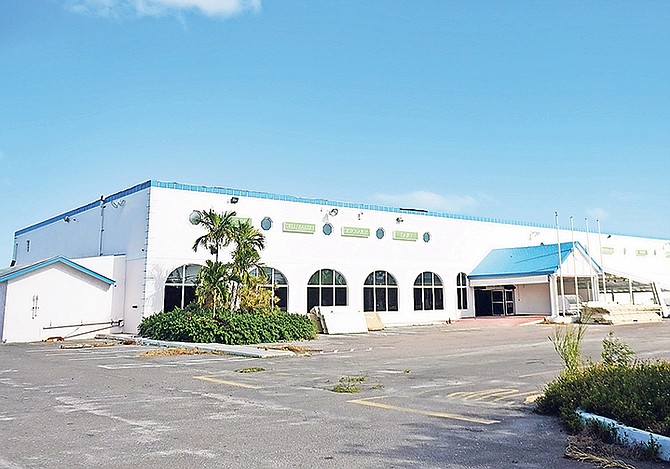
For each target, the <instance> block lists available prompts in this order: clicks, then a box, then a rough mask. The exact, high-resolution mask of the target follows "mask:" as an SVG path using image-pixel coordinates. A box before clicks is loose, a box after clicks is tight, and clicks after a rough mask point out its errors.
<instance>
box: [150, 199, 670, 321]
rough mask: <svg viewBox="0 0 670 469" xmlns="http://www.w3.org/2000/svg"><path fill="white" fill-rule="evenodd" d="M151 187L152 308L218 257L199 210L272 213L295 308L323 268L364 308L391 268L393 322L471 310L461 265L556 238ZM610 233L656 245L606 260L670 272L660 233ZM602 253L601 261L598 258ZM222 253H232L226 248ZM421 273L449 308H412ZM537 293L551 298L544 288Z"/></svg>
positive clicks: (279, 262) (513, 228)
mask: <svg viewBox="0 0 670 469" xmlns="http://www.w3.org/2000/svg"><path fill="white" fill-rule="evenodd" d="M151 190H152V193H151V212H150V228H149V252H148V259H147V288H146V290H147V294H146V297H145V305H144V306H145V314H151V313H153V312H156V311H160V310H161V309H162V306H163V287H164V282H165V279H166V277H167V275H168V274H169V273H170V272H171V271H172V270H174V269H175V268H177V267H179V266H181V265H183V264H188V263H197V264H203V263H204V261H205V260H206V259H208V258H211V255H210V254H209V253H208V252H207V251H205V250H200V251H198V252H197V253H194V252H193V251H192V249H191V247H192V245H193V242H194V240H195V239H196V238H197V237H198V236H199V235H201V234H203V233H204V230H203V229H202V228H201V227H199V226H193V225H191V224H190V223H189V220H188V218H189V214H190V213H191V212H192V211H193V210H207V209H210V208H211V209H214V210H216V211H218V212H224V211H233V210H234V211H236V212H237V215H238V216H240V217H244V218H251V219H252V222H253V224H254V226H256V227H257V228H259V229H260V223H261V220H262V219H263V218H264V217H266V216H267V217H270V218H271V219H272V221H273V226H272V229H270V230H269V231H262V232H263V234H264V235H265V236H266V249H265V251H263V253H262V260H263V262H264V263H265V264H266V265H268V266H270V267H274V268H277V269H279V270H281V271H282V272H283V273H284V275H285V276H286V277H287V279H288V281H289V310H290V311H294V312H302V313H304V312H306V309H307V293H306V291H307V281H308V279H309V277H310V276H311V275H312V273H314V272H315V271H317V270H319V269H323V268H332V269H335V270H338V271H340V272H341V273H342V274H343V275H344V276H345V278H346V279H347V283H348V304H349V307H350V309H352V310H360V309H362V307H363V282H364V280H365V278H366V277H367V275H368V274H369V273H370V272H372V271H374V270H386V271H388V272H390V273H391V274H393V275H394V276H395V277H396V279H397V281H398V284H399V286H400V291H399V303H400V304H399V306H400V307H399V311H398V312H397V313H392V312H388V313H384V314H383V319H384V320H385V321H386V322H387V323H392V324H407V323H414V322H430V321H433V320H444V319H448V318H457V317H463V316H468V315H472V314H473V310H474V308H473V301H472V296H471V297H470V298H469V306H470V308H469V310H467V311H458V310H457V309H456V276H457V274H458V273H459V272H466V273H468V272H470V271H471V270H472V269H473V268H474V267H475V266H476V265H477V264H478V263H479V262H480V261H481V259H483V257H484V256H485V255H486V254H487V253H488V252H489V251H490V250H491V249H494V248H501V247H514V246H527V245H535V244H540V243H545V244H550V243H556V242H557V233H556V230H555V229H554V228H549V227H547V228H538V227H533V226H523V225H514V224H504V223H498V222H495V221H491V222H485V221H475V220H464V219H455V218H441V217H435V216H426V215H423V214H408V213H402V214H398V213H394V212H383V211H378V210H365V209H358V208H347V207H342V206H340V207H337V208H338V214H337V215H336V216H331V215H329V214H328V212H329V211H330V210H331V209H332V208H333V207H332V206H331V205H329V204H328V203H327V202H325V201H324V203H323V204H321V205H319V204H313V203H302V202H292V201H279V200H272V199H265V198H261V197H249V196H244V195H241V196H238V202H237V203H236V204H232V203H230V199H231V196H230V195H223V194H213V193H207V192H196V191H190V190H180V189H168V188H159V187H152V189H151ZM399 216H400V217H402V219H403V222H402V223H397V221H396V218H398V217H399ZM284 222H300V223H311V224H315V225H316V231H315V233H313V234H303V233H287V232H284V231H282V224H283V223H284ZM326 222H328V223H331V224H332V225H333V233H332V234H331V235H330V236H326V235H324V234H323V232H322V226H323V224H324V223H326ZM342 227H362V228H368V229H370V236H369V237H368V238H351V237H344V236H341V229H342ZM380 227H381V228H383V229H384V230H385V232H386V236H385V237H384V238H383V239H381V240H379V239H377V238H376V237H375V231H376V230H377V228H380ZM394 230H402V231H414V232H417V233H418V236H419V240H418V241H399V240H394V239H393V237H392V232H393V231H394ZM425 232H428V233H430V235H431V240H430V242H428V243H425V242H424V241H423V240H422V239H421V238H422V235H423V233H425ZM571 237H572V234H571V232H570V231H566V230H561V232H560V237H559V239H558V240H559V241H561V242H567V241H570V240H571ZM603 238H605V235H603ZM575 240H576V241H580V242H581V243H582V244H583V245H584V246H590V247H591V251H592V252H597V251H598V249H599V244H598V236H597V234H595V233H590V234H589V235H587V233H585V232H575ZM607 241H608V243H610V244H613V243H620V244H622V245H624V244H627V245H631V246H633V245H635V246H638V247H637V248H636V249H647V250H648V251H649V252H650V253H651V252H654V251H656V253H657V254H656V255H655V256H647V257H646V258H644V259H643V260H642V261H640V259H639V256H637V257H636V258H634V259H630V258H624V259H618V258H616V256H613V258H612V259H608V263H610V264H615V262H613V261H614V260H615V259H616V260H617V262H616V265H617V267H619V268H620V269H621V270H623V271H628V272H630V273H635V271H637V272H638V273H639V272H642V271H644V272H646V273H647V274H652V275H654V276H656V277H664V278H665V279H666V280H667V279H668V271H669V270H670V269H668V266H669V265H670V258H667V257H665V254H664V253H665V252H667V251H668V247H667V246H670V244H668V245H667V246H666V244H664V243H665V242H664V241H661V240H651V239H644V238H631V237H621V236H613V237H611V238H610V239H608V240H607ZM603 246H605V243H604V242H603ZM664 246H666V247H664ZM617 249H619V248H617ZM629 249H630V248H629ZM664 249H665V251H664ZM594 257H595V258H596V259H595V260H596V261H599V256H597V255H594ZM222 258H223V259H225V256H224V255H223V254H222ZM636 261H639V262H636ZM570 262H571V261H570ZM568 265H570V266H571V267H569V268H568V269H569V270H572V269H573V267H572V264H571V263H569V264H568ZM423 271H432V272H435V273H437V274H438V275H439V276H440V277H441V278H442V280H443V282H444V285H445V310H444V311H435V312H426V311H414V308H413V296H412V293H413V292H412V288H413V283H414V280H415V278H416V277H417V275H419V274H420V273H421V272H423ZM577 271H578V272H580V273H581V272H582V271H584V272H587V271H588V269H587V265H586V263H584V262H582V261H581V260H579V259H578V262H577ZM659 280H660V278H659ZM668 283H670V282H668ZM537 288H540V287H537ZM538 293H542V295H543V296H546V295H545V293H544V292H538ZM526 301H527V300H526ZM537 301H538V302H537V303H535V304H530V305H529V306H527V307H526V306H524V307H522V310H521V311H523V312H538V313H547V312H548V310H549V304H548V299H547V300H546V301H545V300H537ZM545 303H546V304H545Z"/></svg>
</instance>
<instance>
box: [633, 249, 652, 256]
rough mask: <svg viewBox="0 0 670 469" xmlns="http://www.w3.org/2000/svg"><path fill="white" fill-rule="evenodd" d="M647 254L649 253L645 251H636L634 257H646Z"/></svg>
mask: <svg viewBox="0 0 670 469" xmlns="http://www.w3.org/2000/svg"><path fill="white" fill-rule="evenodd" d="M647 254H649V252H648V251H647V250H646V249H638V250H637V251H635V255H637V256H640V257H642V256H646V255H647Z"/></svg>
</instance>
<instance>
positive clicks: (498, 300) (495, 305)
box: [491, 290, 505, 316]
mask: <svg viewBox="0 0 670 469" xmlns="http://www.w3.org/2000/svg"><path fill="white" fill-rule="evenodd" d="M491 312H492V313H493V315H494V316H504V315H505V290H491Z"/></svg>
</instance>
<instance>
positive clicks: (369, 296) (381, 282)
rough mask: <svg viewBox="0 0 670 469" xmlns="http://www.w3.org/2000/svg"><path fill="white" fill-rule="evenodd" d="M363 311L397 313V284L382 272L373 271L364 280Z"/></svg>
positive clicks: (390, 276)
mask: <svg viewBox="0 0 670 469" xmlns="http://www.w3.org/2000/svg"><path fill="white" fill-rule="evenodd" d="M363 310H364V311H366V312H367V311H398V282H397V281H396V279H395V277H394V276H393V275H391V274H389V273H388V272H386V271H384V270H375V271H374V272H372V273H370V275H368V278H366V279H365V286H364V287H363Z"/></svg>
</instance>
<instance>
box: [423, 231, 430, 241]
mask: <svg viewBox="0 0 670 469" xmlns="http://www.w3.org/2000/svg"><path fill="white" fill-rule="evenodd" d="M423 240H424V241H425V242H426V243H427V242H428V241H430V233H428V232H427V231H426V232H425V233H424V234H423Z"/></svg>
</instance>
